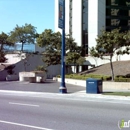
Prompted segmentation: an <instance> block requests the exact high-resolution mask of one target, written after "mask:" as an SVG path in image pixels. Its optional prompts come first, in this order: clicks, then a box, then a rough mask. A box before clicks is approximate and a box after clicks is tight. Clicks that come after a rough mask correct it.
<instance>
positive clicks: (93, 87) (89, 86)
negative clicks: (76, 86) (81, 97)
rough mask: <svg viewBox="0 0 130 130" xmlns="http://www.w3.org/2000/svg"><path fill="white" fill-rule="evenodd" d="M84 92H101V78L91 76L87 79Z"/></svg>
mask: <svg viewBox="0 0 130 130" xmlns="http://www.w3.org/2000/svg"><path fill="white" fill-rule="evenodd" d="M86 93H102V80H100V79H93V78H90V79H87V80H86Z"/></svg>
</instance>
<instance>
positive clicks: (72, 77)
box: [57, 74, 111, 81]
mask: <svg viewBox="0 0 130 130" xmlns="http://www.w3.org/2000/svg"><path fill="white" fill-rule="evenodd" d="M57 77H58V78H60V77H61V76H60V75H57ZM65 78H70V79H79V80H86V79H88V78H95V79H101V80H103V81H107V80H111V76H104V75H94V74H90V75H78V74H69V75H65Z"/></svg>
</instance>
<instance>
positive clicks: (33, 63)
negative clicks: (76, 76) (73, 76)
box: [0, 54, 61, 80]
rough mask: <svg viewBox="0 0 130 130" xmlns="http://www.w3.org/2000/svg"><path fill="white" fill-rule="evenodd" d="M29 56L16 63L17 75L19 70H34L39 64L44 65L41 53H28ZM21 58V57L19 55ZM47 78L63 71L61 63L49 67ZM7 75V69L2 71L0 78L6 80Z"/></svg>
mask: <svg viewBox="0 0 130 130" xmlns="http://www.w3.org/2000/svg"><path fill="white" fill-rule="evenodd" d="M26 57H27V58H25V59H23V60H21V61H19V62H17V63H15V64H14V65H15V68H14V69H13V71H14V73H15V74H16V75H18V74H19V72H22V71H33V70H35V69H36V67H37V66H39V65H44V63H43V61H42V56H41V55H36V54H31V55H30V54H27V55H26ZM19 58H20V57H19ZM47 70H48V72H47V78H53V77H54V76H56V75H59V74H60V72H61V66H60V65H52V66H49V67H48V68H47ZM6 76H7V71H6V70H5V71H0V80H5V78H6Z"/></svg>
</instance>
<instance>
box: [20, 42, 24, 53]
mask: <svg viewBox="0 0 130 130" xmlns="http://www.w3.org/2000/svg"><path fill="white" fill-rule="evenodd" d="M23 45H24V43H23V42H22V47H21V52H23Z"/></svg>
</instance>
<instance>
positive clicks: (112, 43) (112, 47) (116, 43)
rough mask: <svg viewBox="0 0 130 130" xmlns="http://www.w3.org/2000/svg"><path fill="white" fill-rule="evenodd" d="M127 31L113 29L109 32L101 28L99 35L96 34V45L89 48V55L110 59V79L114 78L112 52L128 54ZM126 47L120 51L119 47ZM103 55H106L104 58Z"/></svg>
mask: <svg viewBox="0 0 130 130" xmlns="http://www.w3.org/2000/svg"><path fill="white" fill-rule="evenodd" d="M128 37H129V36H128V33H127V32H120V29H114V30H112V31H111V32H108V31H105V30H102V31H101V35H99V36H97V39H96V42H97V45H96V46H95V47H92V48H91V49H90V55H91V56H94V57H98V58H101V59H108V60H109V61H110V67H111V75H112V80H114V70H113V64H112V58H113V56H114V54H118V55H119V54H125V53H127V54H129V50H130V48H129V45H130V44H129V42H128V41H129V38H128ZM122 47H126V49H125V51H124V52H122V51H121V50H120V49H121V48H122ZM104 56H108V58H105V57H104Z"/></svg>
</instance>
